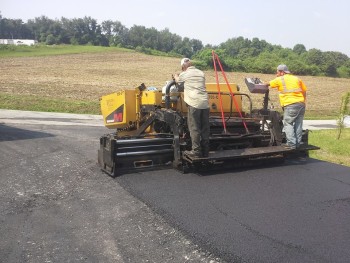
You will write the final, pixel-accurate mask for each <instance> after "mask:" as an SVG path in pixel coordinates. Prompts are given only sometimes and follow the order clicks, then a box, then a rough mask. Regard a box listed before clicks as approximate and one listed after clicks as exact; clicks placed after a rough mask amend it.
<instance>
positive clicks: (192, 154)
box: [184, 150, 202, 158]
mask: <svg viewBox="0 0 350 263" xmlns="http://www.w3.org/2000/svg"><path fill="white" fill-rule="evenodd" d="M184 154H185V155H187V156H188V157H191V158H201V157H202V154H201V153H200V152H196V151H193V150H192V151H184Z"/></svg>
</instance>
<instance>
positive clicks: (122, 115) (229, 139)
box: [98, 78, 318, 177]
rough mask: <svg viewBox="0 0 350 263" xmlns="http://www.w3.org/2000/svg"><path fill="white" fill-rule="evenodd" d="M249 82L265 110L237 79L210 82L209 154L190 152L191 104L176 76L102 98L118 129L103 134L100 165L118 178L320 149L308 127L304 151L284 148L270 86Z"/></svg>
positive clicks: (250, 162) (255, 161)
mask: <svg viewBox="0 0 350 263" xmlns="http://www.w3.org/2000/svg"><path fill="white" fill-rule="evenodd" d="M245 83H246V85H247V87H248V90H249V92H250V93H259V94H261V95H262V100H263V103H262V108H261V109H257V108H254V107H253V105H252V99H251V94H248V93H242V92H240V88H239V86H238V85H236V84H234V83H227V82H226V83H206V88H207V91H208V95H209V104H210V152H209V156H208V157H207V158H193V157H191V156H187V155H186V153H185V151H186V150H190V149H191V138H190V133H189V130H188V126H187V106H186V103H185V102H184V99H183V95H184V94H183V90H181V88H180V87H178V86H177V85H176V83H175V81H174V80H171V81H168V82H167V83H166V85H165V86H164V87H163V89H157V88H154V87H147V86H146V85H145V84H141V85H140V86H138V87H137V88H135V89H132V90H121V91H118V92H115V93H112V94H109V95H106V96H103V97H102V98H101V99H100V103H101V112H102V115H103V119H104V124H105V126H106V127H107V128H110V129H114V132H113V133H109V134H105V135H103V136H101V138H100V148H99V150H98V162H99V165H100V166H101V168H102V170H103V171H105V172H106V173H108V174H109V175H111V176H113V177H114V176H117V175H120V174H123V173H126V172H131V171H135V170H144V169H154V168H156V169H158V167H169V166H170V167H173V168H176V169H179V170H180V171H182V172H183V173H187V172H188V171H190V170H192V169H194V170H208V169H212V168H215V167H220V168H223V167H225V168H226V167H242V166H250V165H254V164H261V163H269V162H281V161H284V159H285V158H287V157H288V156H290V155H295V154H298V155H300V154H301V155H304V156H307V154H308V151H309V150H315V149H318V147H316V146H312V145H309V144H308V130H304V131H303V147H302V148H301V149H297V150H292V149H288V148H286V147H284V146H282V144H283V143H285V134H284V132H283V124H282V116H281V115H280V113H279V112H278V111H275V110H273V109H271V108H270V107H269V105H268V102H269V89H268V87H267V86H266V85H264V84H263V83H262V81H261V80H260V79H258V78H246V79H245ZM227 87H228V89H227ZM226 90H228V91H226ZM243 102H244V103H246V102H247V104H248V105H246V104H243ZM243 106H245V107H243Z"/></svg>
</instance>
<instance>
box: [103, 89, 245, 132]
mask: <svg viewBox="0 0 350 263" xmlns="http://www.w3.org/2000/svg"><path fill="white" fill-rule="evenodd" d="M229 85H230V88H231V90H232V92H233V93H237V92H238V86H237V84H234V83H230V84H229ZM219 87H220V94H221V100H222V108H223V111H224V113H225V114H230V113H232V112H233V113H234V112H237V107H238V109H239V111H241V110H242V96H241V95H235V96H234V99H235V101H236V102H234V100H233V99H231V98H232V96H231V93H230V92H229V89H228V87H227V84H226V83H220V84H219ZM206 88H207V92H208V96H209V106H210V112H211V113H212V114H216V113H217V114H221V106H220V96H219V93H218V87H217V84H216V83H206ZM174 94H175V96H174ZM174 94H173V93H171V96H172V97H176V96H177V97H178V99H177V100H176V101H172V102H171V108H172V109H176V110H177V111H180V112H182V113H186V112H187V106H186V103H185V102H184V100H183V96H184V94H183V92H175V93H174ZM163 99H164V94H162V91H161V90H143V91H140V90H139V89H137V88H136V89H135V90H122V91H118V92H115V93H112V94H109V95H105V96H102V97H101V99H100V104H101V113H102V115H103V120H104V125H105V126H106V127H107V128H110V129H123V128H127V127H129V126H131V125H134V124H136V123H137V122H138V121H140V117H141V113H140V111H141V109H142V108H143V107H147V106H154V107H161V108H164V107H165V106H164V101H163Z"/></svg>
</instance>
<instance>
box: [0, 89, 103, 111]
mask: <svg viewBox="0 0 350 263" xmlns="http://www.w3.org/2000/svg"><path fill="white" fill-rule="evenodd" d="M0 108H1V109H11V110H26V111H44V112H65V113H78V114H79V113H80V114H101V111H100V105H99V102H98V101H81V100H73V99H59V98H55V99H53V98H49V97H39V96H32V95H12V94H6V93H0Z"/></svg>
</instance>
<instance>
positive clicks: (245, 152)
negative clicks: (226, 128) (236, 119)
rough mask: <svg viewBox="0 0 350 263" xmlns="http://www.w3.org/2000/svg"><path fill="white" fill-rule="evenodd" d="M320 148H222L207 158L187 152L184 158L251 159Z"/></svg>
mask: <svg viewBox="0 0 350 263" xmlns="http://www.w3.org/2000/svg"><path fill="white" fill-rule="evenodd" d="M318 149H320V148H319V147H317V146H314V145H305V146H303V147H301V148H298V149H288V148H285V147H284V146H268V147H258V148H244V149H236V150H222V151H213V152H209V156H208V157H207V158H198V157H190V156H187V155H186V154H184V155H183V158H184V159H185V160H186V161H188V162H190V163H197V162H203V161H225V160H232V159H249V158H259V157H261V158H264V157H271V156H277V155H282V154H287V153H298V152H306V151H309V150H318Z"/></svg>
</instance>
